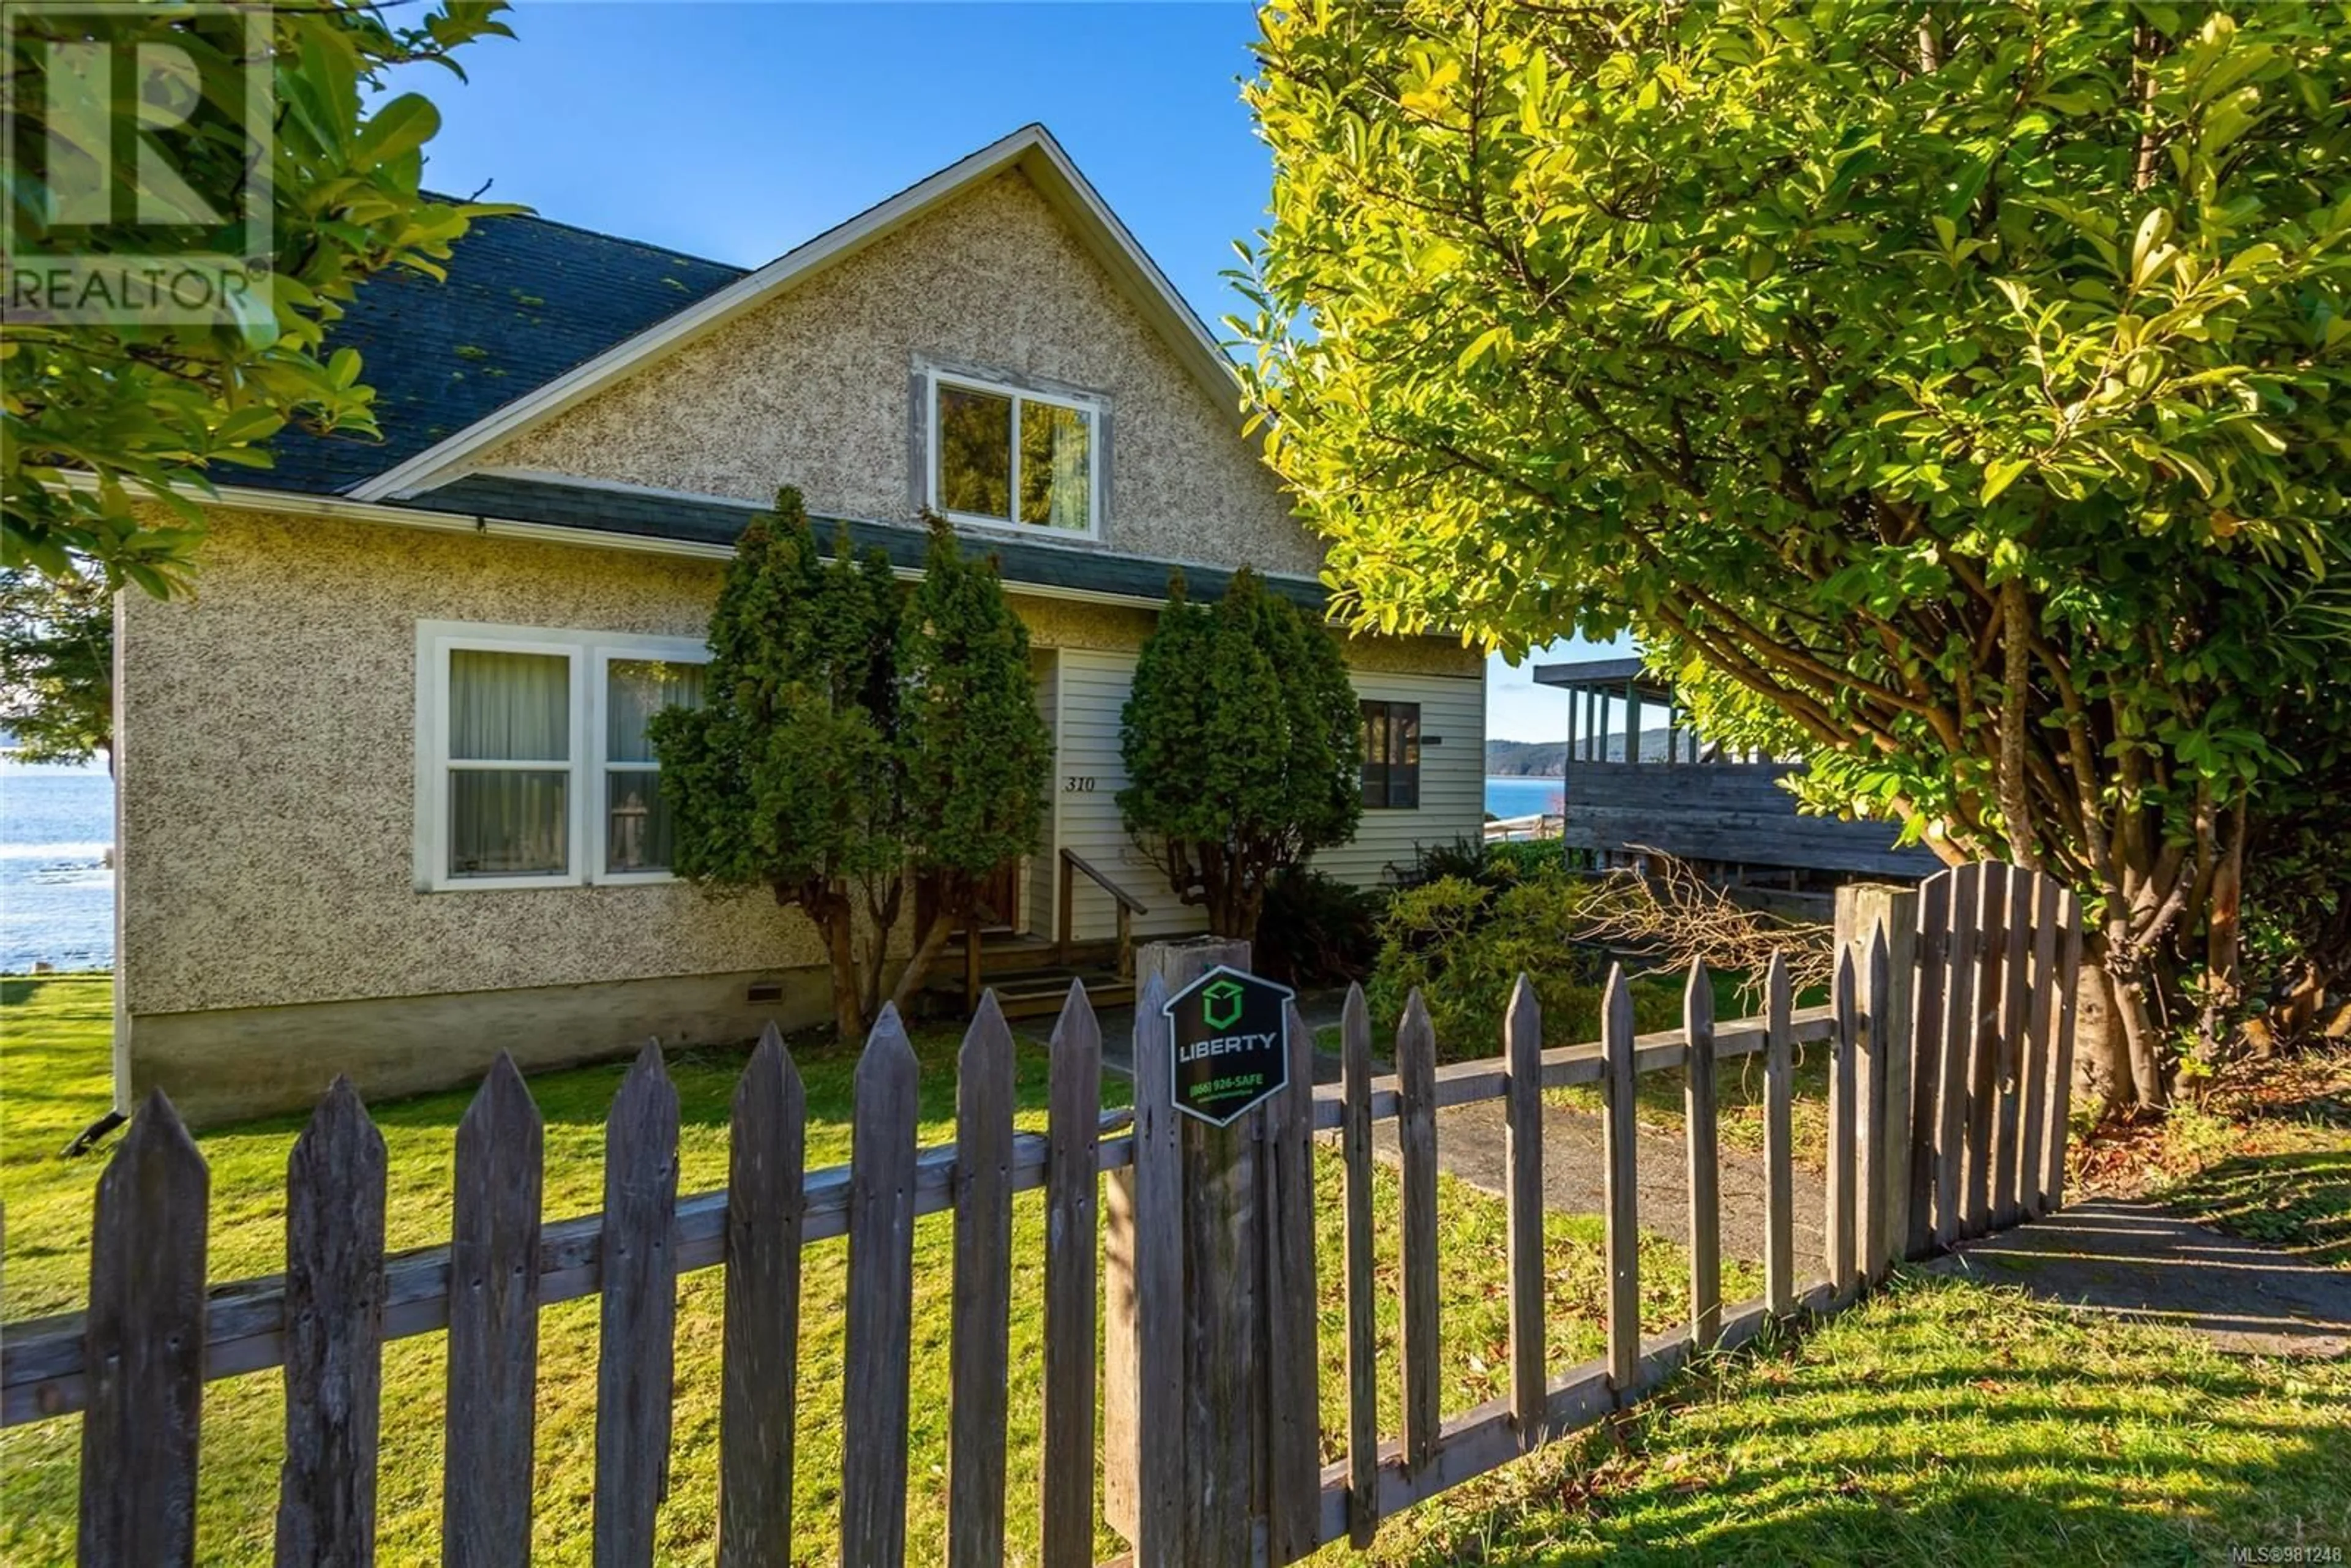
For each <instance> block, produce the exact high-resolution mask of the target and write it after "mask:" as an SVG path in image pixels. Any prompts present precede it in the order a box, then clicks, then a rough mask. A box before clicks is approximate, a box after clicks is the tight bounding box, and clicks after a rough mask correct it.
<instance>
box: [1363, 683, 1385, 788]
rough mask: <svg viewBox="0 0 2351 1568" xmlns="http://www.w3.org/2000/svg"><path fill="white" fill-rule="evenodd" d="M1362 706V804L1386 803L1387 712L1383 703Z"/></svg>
mask: <svg viewBox="0 0 2351 1568" xmlns="http://www.w3.org/2000/svg"><path fill="white" fill-rule="evenodd" d="M1363 706H1364V805H1366V806H1384V805H1386V804H1387V803H1388V769H1387V751H1388V738H1387V737H1388V710H1387V705H1386V704H1385V703H1365V704H1364V705H1363Z"/></svg>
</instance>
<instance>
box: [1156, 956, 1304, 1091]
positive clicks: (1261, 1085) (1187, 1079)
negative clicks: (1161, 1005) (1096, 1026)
mask: <svg viewBox="0 0 2351 1568" xmlns="http://www.w3.org/2000/svg"><path fill="white" fill-rule="evenodd" d="M1292 994H1293V993H1292V992H1291V991H1290V988H1289V987H1287V986H1277V985H1275V984H1274V983H1273V982H1272V981H1271V980H1260V979H1259V978H1258V977H1256V976H1255V975H1248V974H1243V973H1242V972H1241V971H1240V970H1238V969H1233V968H1228V967H1225V966H1224V965H1222V964H1219V965H1217V967H1215V968H1213V969H1211V970H1209V971H1208V972H1207V974H1205V975H1203V976H1201V977H1199V978H1198V979H1196V980H1195V981H1193V982H1192V983H1191V984H1190V985H1188V986H1186V987H1185V988H1183V989H1182V990H1180V991H1178V992H1176V993H1175V996H1173V997H1171V998H1168V1001H1167V1007H1166V1013H1167V1022H1168V1026H1169V1028H1168V1032H1169V1034H1170V1035H1171V1037H1172V1038H1173V1040H1174V1042H1175V1043H1174V1047H1173V1050H1172V1051H1171V1060H1170V1061H1169V1063H1168V1071H1170V1072H1172V1073H1173V1074H1174V1075H1175V1109H1177V1110H1178V1111H1181V1112H1183V1113H1185V1114H1186V1115H1188V1116H1197V1117H1198V1118H1199V1119H1200V1120H1201V1121H1203V1122H1207V1123H1209V1124H1212V1125H1215V1126H1218V1127H1226V1126H1230V1125H1231V1124H1232V1123H1233V1120H1234V1119H1235V1118H1236V1117H1238V1116H1239V1115H1240V1114H1241V1113H1243V1112H1245V1111H1247V1110H1248V1109H1249V1107H1250V1106H1252V1105H1255V1104H1256V1103H1259V1101H1261V1100H1263V1099H1265V1098H1266V1096H1268V1095H1270V1094H1271V1093H1273V1092H1275V1091H1276V1090H1278V1089H1280V1088H1281V1087H1282V1085H1284V1084H1285V1083H1288V1082H1290V1013H1289V1009H1288V1008H1287V1007H1286V1006H1285V1005H1284V1004H1286V1003H1287V1002H1288V1001H1289V1000H1290V997H1291V995H1292Z"/></svg>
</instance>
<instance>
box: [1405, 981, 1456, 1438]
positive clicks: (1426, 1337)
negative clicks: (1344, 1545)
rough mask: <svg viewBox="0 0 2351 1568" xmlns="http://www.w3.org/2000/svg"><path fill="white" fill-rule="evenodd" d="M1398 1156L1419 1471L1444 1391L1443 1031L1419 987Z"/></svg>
mask: <svg viewBox="0 0 2351 1568" xmlns="http://www.w3.org/2000/svg"><path fill="white" fill-rule="evenodd" d="M1395 1065H1396V1151H1397V1155H1398V1161H1399V1165H1400V1167H1401V1176H1402V1178H1403V1179H1402V1182H1401V1184H1400V1185H1401V1186H1402V1189H1403V1192H1402V1200H1401V1204H1402V1213H1401V1220H1400V1224H1399V1227H1398V1229H1399V1232H1400V1235H1401V1238H1402V1263H1403V1267H1402V1268H1401V1269H1400V1270H1398V1275H1399V1277H1400V1279H1401V1281H1402V1288H1403V1291H1404V1311H1403V1314H1402V1315H1403V1331H1404V1332H1403V1334H1402V1337H1401V1340H1400V1342H1399V1343H1398V1346H1397V1358H1398V1360H1399V1362H1400V1363H1401V1364H1402V1366H1403V1371H1404V1463H1405V1469H1407V1470H1416V1469H1420V1468H1422V1467H1423V1466H1425V1465H1426V1464H1427V1463H1428V1461H1429V1460H1430V1459H1432V1458H1435V1457H1436V1455H1437V1436H1438V1434H1437V1427H1438V1424H1439V1410H1438V1399H1437V1396H1438V1393H1439V1385H1438V1382H1437V1377H1438V1356H1439V1354H1440V1352H1439V1351H1438V1349H1437V1272H1438V1270H1441V1269H1443V1268H1444V1267H1445V1264H1444V1260H1442V1259H1440V1258H1439V1257H1438V1256H1437V1031H1436V1030H1434V1029H1433V1028H1431V1027H1430V1025H1429V1021H1428V1008H1427V1006H1426V1003H1424V1002H1423V1001H1422V1000H1421V996H1420V992H1419V991H1418V990H1417V989H1415V990H1414V991H1413V993H1412V996H1411V997H1410V998H1408V999H1407V1000H1406V1001H1405V1008H1404V1020H1403V1021H1402V1022H1401V1023H1399V1024H1398V1025H1397V1026H1396V1044H1395Z"/></svg>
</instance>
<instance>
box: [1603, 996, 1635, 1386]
mask: <svg viewBox="0 0 2351 1568" xmlns="http://www.w3.org/2000/svg"><path fill="white" fill-rule="evenodd" d="M1634 1049H1635V1046H1634V1040H1633V988H1632V987H1631V986H1629V985H1627V984H1626V983H1625V968H1624V966H1623V965H1621V964H1618V965H1612V966H1610V967H1609V970H1608V985H1607V988H1606V989H1605V990H1604V991H1603V992H1602V993H1601V998H1600V1051H1601V1057H1602V1060H1603V1061H1604V1063H1605V1067H1606V1072H1607V1076H1606V1077H1604V1078H1603V1079H1602V1080H1601V1095H1602V1099H1603V1101H1604V1105H1603V1118H1604V1119H1603V1121H1602V1122H1601V1156H1600V1157H1601V1161H1602V1166H1601V1191H1602V1195H1603V1198H1602V1200H1603V1201H1604V1203H1605V1204H1606V1205H1607V1210H1608V1212H1607V1226H1606V1229H1607V1244H1608V1377H1609V1381H1610V1383H1611V1384H1612V1385H1614V1387H1615V1388H1616V1390H1617V1391H1618V1392H1619V1393H1622V1392H1625V1390H1628V1389H1630V1388H1631V1387H1632V1386H1633V1385H1634V1383H1635V1379H1636V1378H1637V1377H1638V1375H1639V1373H1640V1363H1641V1233H1640V1200H1639V1191H1640V1184H1641V1171H1640V1158H1641V1151H1640V1142H1641V1134H1640V1123H1639V1121H1638V1119H1637V1111H1638V1107H1637V1106H1636V1105H1635V1103H1634V1099H1633V1078H1634V1062H1633V1052H1634Z"/></svg>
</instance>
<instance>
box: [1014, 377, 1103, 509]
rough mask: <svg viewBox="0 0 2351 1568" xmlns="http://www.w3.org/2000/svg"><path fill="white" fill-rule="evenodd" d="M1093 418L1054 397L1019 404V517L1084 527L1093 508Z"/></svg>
mask: <svg viewBox="0 0 2351 1568" xmlns="http://www.w3.org/2000/svg"><path fill="white" fill-rule="evenodd" d="M1092 448H1093V419H1092V416H1091V415H1089V414H1085V413H1081V412H1079V411H1078V410H1076V409H1074V408H1061V407H1059V406H1058V405H1056V404H1053V403H1050V402H1022V403H1021V405H1020V520H1021V521H1022V522H1024V523H1034V524H1036V525H1037V526H1038V527H1040V528H1070V529H1073V530H1075V531H1077V532H1079V533H1083V532H1085V530H1086V528H1087V527H1088V526H1089V525H1090V523H1091V521H1092V510H1093V498H1094V497H1093V466H1092V464H1093V452H1092Z"/></svg>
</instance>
